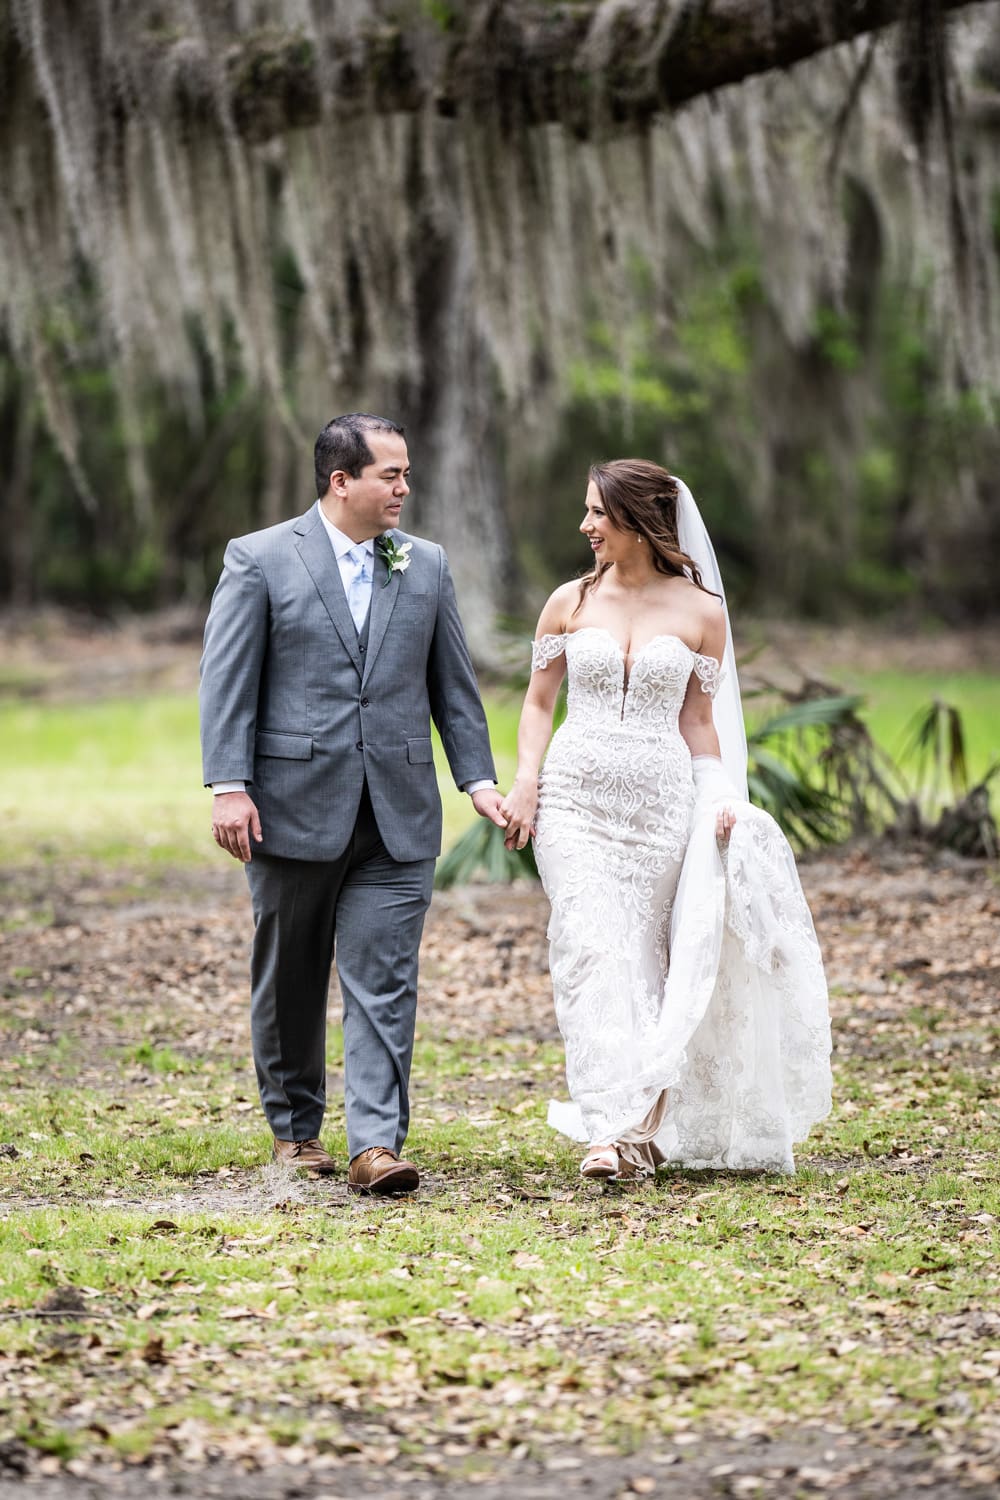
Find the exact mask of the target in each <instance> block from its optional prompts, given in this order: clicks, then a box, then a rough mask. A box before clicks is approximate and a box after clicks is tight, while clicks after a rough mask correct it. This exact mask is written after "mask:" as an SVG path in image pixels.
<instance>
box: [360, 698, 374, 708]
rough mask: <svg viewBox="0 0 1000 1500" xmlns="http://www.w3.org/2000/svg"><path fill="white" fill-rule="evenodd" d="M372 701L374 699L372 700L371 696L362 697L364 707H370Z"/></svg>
mask: <svg viewBox="0 0 1000 1500" xmlns="http://www.w3.org/2000/svg"><path fill="white" fill-rule="evenodd" d="M371 701H372V700H371V699H370V698H362V700H361V707H362V708H367V707H368V705H369V703H370V702H371Z"/></svg>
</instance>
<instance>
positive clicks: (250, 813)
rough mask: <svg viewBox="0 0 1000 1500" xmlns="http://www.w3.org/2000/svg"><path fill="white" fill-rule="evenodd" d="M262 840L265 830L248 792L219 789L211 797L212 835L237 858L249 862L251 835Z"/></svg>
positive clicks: (245, 862)
mask: <svg viewBox="0 0 1000 1500" xmlns="http://www.w3.org/2000/svg"><path fill="white" fill-rule="evenodd" d="M251 833H252V834H253V836H254V838H255V839H256V841H257V843H258V844H259V843H260V841H261V839H262V838H263V837H264V834H263V832H262V830H261V826H260V814H259V813H258V812H257V808H256V806H255V805H254V803H253V801H252V799H251V798H250V797H248V796H247V794H246V792H219V793H218V794H217V795H216V796H214V797H213V798H212V837H213V838H214V839H215V842H216V843H217V844H218V846H219V848H220V849H225V851H226V853H227V854H231V855H232V856H233V858H234V859H238V860H242V862H243V864H245V865H248V864H249V863H250V858H251V855H250V835H251Z"/></svg>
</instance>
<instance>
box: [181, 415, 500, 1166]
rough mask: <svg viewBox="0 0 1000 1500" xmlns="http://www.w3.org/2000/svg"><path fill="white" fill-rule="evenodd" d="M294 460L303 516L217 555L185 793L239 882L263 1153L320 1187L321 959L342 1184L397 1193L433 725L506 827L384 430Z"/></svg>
mask: <svg viewBox="0 0 1000 1500" xmlns="http://www.w3.org/2000/svg"><path fill="white" fill-rule="evenodd" d="M315 461H316V489H317V493H318V495H319V500H318V502H317V504H316V505H314V506H313V507H312V508H311V509H310V510H309V511H307V512H306V514H305V515H304V516H300V517H299V518H298V519H297V520H294V521H286V522H283V523H282V524H281V525H278V526H270V527H268V528H267V529H266V530H264V531H257V532H254V533H253V534H252V535H250V536H244V537H240V538H239V539H237V540H236V541H232V542H230V543H229V546H228V547H227V548H226V555H225V565H224V568H223V572H222V576H221V578H220V580H219V584H218V587H217V588H216V591H215V595H214V597H213V599H212V608H211V612H210V614H209V617H208V624H207V625H206V627H205V650H204V655H203V657H202V663H201V734H202V752H203V762H204V776H205V782H206V784H207V785H210V786H211V787H212V790H213V793H214V797H213V818H212V832H213V834H214V836H215V839H216V841H217V842H218V844H219V845H220V847H221V848H223V849H226V850H227V851H228V852H229V853H230V854H232V855H233V856H234V857H235V858H236V859H239V860H242V861H243V862H244V864H245V867H246V872H247V878H248V881H249V885H250V894H251V899H252V904H253V914H254V923H255V933H254V943H253V956H252V961H251V1031H252V1036H253V1050H254V1061H255V1063H256V1068H257V1080H258V1084H259V1087H260V1096H261V1102H262V1104H263V1106H264V1112H265V1114H266V1116H267V1120H268V1123H269V1125H270V1126H271V1131H272V1133H273V1135H274V1154H275V1156H276V1158H277V1159H278V1160H282V1161H285V1162H288V1163H290V1164H291V1165H293V1166H297V1167H302V1168H307V1169H310V1170H312V1171H318V1172H333V1171H336V1164H335V1163H334V1161H333V1159H332V1158H331V1157H330V1156H329V1155H328V1154H327V1152H326V1151H325V1150H324V1148H323V1146H322V1145H321V1144H320V1140H319V1133H320V1126H321V1123H322V1119H323V1112H324V1109H325V1105H326V1089H325V1078H326V1068H325V1058H326V1004H327V989H328V986H329V982H330V968H331V964H332V962H333V959H334V955H335V956H336V963H337V973H338V975H339V977H340V986H341V991H342V993H343V1000H344V1017H343V1022H344V1084H345V1089H344V1092H345V1105H346V1112H347V1144H348V1155H349V1158H350V1166H349V1170H348V1185H349V1187H351V1188H352V1189H353V1190H354V1191H358V1192H372V1193H396V1192H412V1191H413V1190H414V1189H415V1188H416V1187H417V1186H418V1184H419V1176H418V1173H417V1169H416V1167H415V1166H414V1165H413V1164H412V1163H411V1162H407V1161H401V1160H400V1159H399V1152H400V1150H401V1149H402V1145H403V1142H404V1140H405V1139H406V1132H407V1126H408V1123H409V1102H408V1093H407V1089H408V1080H409V1072H410V1059H411V1055H412V1051H413V1027H414V1020H415V1015H416V1001H417V954H418V949H419V946H420V935H421V932H422V929H423V923H424V914H425V912H426V910H427V906H428V904H429V902H430V897H431V887H432V882H433V875H434V861H435V858H436V856H437V855H438V854H439V853H440V848H441V799H440V796H439V794H438V787H437V776H436V773H435V770H434V760H433V754H432V747H431V720H432V719H433V721H434V723H435V724H436V726H437V728H438V730H439V732H440V734H441V738H442V741H443V743H444V748H445V751H446V753H447V756H448V762H449V765H450V766H451V770H452V772H453V774H454V777H455V780H456V781H457V782H458V784H459V785H460V786H462V787H463V788H464V789H465V790H466V791H468V792H470V793H471V795H472V800H473V802H474V803H475V806H476V810H477V812H478V813H479V814H480V815H481V816H483V817H486V818H490V819H491V820H492V821H493V822H494V823H496V824H497V825H498V826H499V827H501V828H502V827H504V826H505V823H506V819H505V818H504V816H503V814H502V813H501V811H500V800H501V799H500V795H499V793H498V791H497V789H496V786H495V784H494V782H495V772H494V768H493V758H492V755H491V753H490V742H489V736H488V733H487V728H486V717H485V715H484V713H483V707H482V703H481V702H480V698H479V692H478V689H477V686H476V678H475V674H474V672H473V669H472V664H471V662H470V660H469V653H468V650H467V647H466V643H465V636H464V633H463V630H462V625H461V621H460V620H459V617H458V610H457V608H456V604H455V592H454V588H453V586H452V582H451V576H450V573H449V571H448V563H447V560H446V558H445V555H444V552H443V551H442V549H441V548H440V547H439V546H437V545H436V544H435V543H433V542H428V541H422V540H420V539H419V538H417V537H407V536H405V535H404V533H402V532H400V531H398V530H397V529H396V527H397V524H398V522H399V517H400V512H401V510H402V506H403V501H404V500H405V498H406V496H407V494H408V493H409V485H408V479H409V473H410V470H409V459H408V456H407V450H406V440H405V437H404V434H403V430H402V428H400V427H398V426H397V425H396V424H395V423H394V422H390V421H388V420H386V419H385V418H382V417H373V416H369V415H367V414H364V413H351V414H349V415H347V416H343V417H336V418H335V419H334V420H333V421H332V422H330V423H328V425H327V426H326V427H324V429H323V431H322V432H321V433H320V435H319V437H318V438H317V440H316V453H315Z"/></svg>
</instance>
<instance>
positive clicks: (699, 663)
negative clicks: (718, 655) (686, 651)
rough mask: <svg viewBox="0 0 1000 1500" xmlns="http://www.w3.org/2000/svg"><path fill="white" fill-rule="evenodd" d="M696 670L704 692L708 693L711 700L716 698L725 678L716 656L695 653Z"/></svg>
mask: <svg viewBox="0 0 1000 1500" xmlns="http://www.w3.org/2000/svg"><path fill="white" fill-rule="evenodd" d="M694 669H695V671H696V672H697V674H698V677H699V679H700V681H701V690H702V692H703V693H707V694H708V696H709V697H710V698H714V697H715V695H716V693H717V692H718V691H719V684H720V683H721V681H722V679H723V677H724V676H725V673H724V672H723V670H722V666H721V664H720V663H719V662H717V661H716V659H715V657H714V656H702V655H701V653H700V652H699V651H696V652H695V653H694Z"/></svg>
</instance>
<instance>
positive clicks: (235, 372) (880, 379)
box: [0, 231, 1000, 622]
mask: <svg viewBox="0 0 1000 1500" xmlns="http://www.w3.org/2000/svg"><path fill="white" fill-rule="evenodd" d="M862 269H863V268H862ZM631 276H632V297H631V303H630V306H631V309H632V311H631V313H630V315H629V317H628V318H627V319H626V320H625V322H624V323H623V325H622V326H610V325H609V324H608V323H607V322H606V321H602V320H600V319H598V318H597V317H594V318H592V319H591V320H590V322H589V324H588V326H587V332H586V338H585V347H584V349H583V351H582V352H581V353H580V354H579V355H578V357H577V358H576V359H575V360H574V361H573V362H572V364H571V365H570V367H569V369H568V370H566V371H564V372H562V373H563V376H564V381H563V384H564V386H565V389H566V392H567V394H566V397H565V400H564V401H563V403H562V405H561V407H560V408H559V411H558V414H557V416H556V418H555V420H554V421H553V422H545V423H539V424H537V426H538V427H540V428H542V429H544V430H543V432H542V433H541V435H538V434H536V436H535V438H534V440H532V441H529V442H525V443H519V444H515V441H514V438H515V433H516V432H518V431H519V430H520V429H519V428H518V427H517V425H516V420H515V415H514V414H512V413H511V414H508V415H509V421H508V428H507V442H506V447H507V455H506V457H507V471H508V478H507V507H508V512H509V516H508V519H509V522H510V529H511V532H512V534H513V535H514V537H515V538H516V543H517V548H518V552H519V562H520V567H521V581H520V583H519V585H518V587H517V590H516V592H515V594H514V595H513V596H512V598H511V611H512V613H514V614H516V615H518V616H519V617H521V618H523V617H524V616H525V615H527V614H530V613H531V605H530V604H529V603H527V602H526V601H527V599H528V597H529V595H530V592H531V591H532V590H533V591H534V593H535V594H536V595H538V596H541V595H542V594H543V593H544V591H547V589H548V588H550V587H552V586H553V585H554V584H555V583H557V582H560V581H562V580H563V579H565V578H567V577H572V576H574V575H575V574H577V573H578V572H580V571H582V570H583V569H584V568H585V567H586V566H587V562H588V558H587V554H586V552H585V549H584V547H583V545H582V542H581V540H580V538H579V536H578V533H577V526H578V524H579V519H580V515H581V513H582V505H583V495H584V490H585V487H586V472H587V468H588V466H589V464H590V463H591V462H593V461H595V460H599V459H607V458H610V457H615V456H623V455H626V454H641V455H643V456H646V457H651V458H655V459H658V460H660V461H662V462H664V463H666V465H667V466H668V467H669V468H671V469H674V470H676V471H677V472H678V473H680V474H682V475H683V476H684V478H685V479H686V480H687V481H688V483H689V484H690V485H691V488H692V489H693V491H694V493H695V495H696V496H697V498H698V500H699V503H700V504H701V506H702V509H703V511H704V514H705V518H706V521H707V523H708V525H709V528H710V529H711V531H712V534H713V538H714V539H715V542H716V546H717V550H718V552H719V555H720V560H721V563H722V566H723V570H724V573H725V575H726V578H727V583H728V586H729V589H730V592H731V594H732V596H733V598H734V601H735V602H736V603H737V604H738V605H741V606H746V605H749V606H751V607H752V608H754V609H755V610H757V611H759V612H770V613H782V614H785V615H789V616H813V617H818V618H823V619H831V618H841V619H842V618H847V617H851V616H854V615H857V614H866V613H871V612H878V613H888V612H896V613H897V614H900V613H901V614H902V615H903V616H904V618H909V619H910V620H911V621H912V622H916V621H918V620H920V619H921V617H922V616H924V615H927V614H930V615H933V616H935V617H937V618H940V619H942V620H945V621H947V622H958V621H962V620H965V619H970V618H976V617H978V616H980V615H981V614H983V613H984V612H993V611H995V608H996V604H995V600H996V590H995V578H994V570H993V567H992V564H991V559H992V558H994V557H995V556H996V555H997V554H998V551H1000V464H998V459H1000V438H998V431H997V425H996V420H995V419H996V405H997V403H996V401H995V400H994V399H993V398H992V397H991V396H989V395H988V394H984V393H983V392H982V391H975V392H973V391H970V390H964V389H955V388H952V386H951V385H950V384H949V381H948V379H947V370H946V368H945V366H944V360H943V356H942V355H941V354H940V352H939V351H938V350H936V349H935V347H934V345H933V343H932V342H931V338H930V335H929V334H928V333H927V331H926V330H927V329H928V328H929V327H930V319H929V317H928V316H927V305H926V304H927V296H928V293H927V292H926V291H918V292H916V293H915V292H912V291H909V292H903V291H902V290H900V289H898V288H897V287H895V286H894V285H893V284H892V283H891V282H890V281H888V280H887V279H886V278H885V277H884V276H880V275H879V274H878V267H875V268H874V269H873V270H872V272H871V274H870V275H868V276H865V275H863V274H862V271H861V270H858V269H857V268H855V271H854V273H853V274H852V276H851V277H849V278H848V280H847V284H846V286H845V288H844V290H843V292H842V294H841V295H840V297H839V299H834V298H833V297H831V298H829V299H828V300H827V301H826V302H825V303H822V304H821V305H820V306H819V309H818V311H817V312H816V313H815V314H814V316H813V320H812V324H811V326H810V327H808V328H807V330H806V334H805V336H804V337H803V336H801V335H800V336H799V337H798V338H797V339H794V340H793V338H792V337H791V336H790V335H789V333H788V332H787V330H786V329H785V327H784V322H783V319H782V317H781V316H780V311H781V310H780V309H777V308H776V307H775V306H774V305H773V293H769V292H768V290H767V287H766V284H765V277H764V275H763V267H762V261H761V256H760V252H759V251H758V249H757V248H756V247H755V246H754V245H753V244H752V243H751V242H750V241H749V240H747V239H746V238H745V237H741V236H740V234H739V233H737V232H736V231H731V232H724V233H720V235H719V237H718V239H717V241H716V242H715V243H714V244H713V245H712V247H711V249H710V250H705V251H704V252H703V253H701V254H700V255H699V256H698V257H696V258H693V260H692V264H691V266H690V268H689V269H688V270H687V272H686V274H685V278H684V281H683V284H681V285H678V286H677V287H676V288H675V289H672V291H671V298H672V306H671V311H670V318H669V322H666V321H664V319H663V318H661V317H659V316H657V315H654V313H653V312H652V311H651V309H652V308H653V307H654V306H655V305H656V303H657V298H656V297H654V295H653V293H652V290H651V276H650V270H649V268H648V267H645V266H642V265H635V266H633V267H632V271H631ZM274 287H275V298H276V302H277V304H278V307H279V314H280V316H279V322H280V324H281V327H282V344H283V351H284V357H285V359H286V361H287V370H288V371H289V372H290V371H291V370H292V369H293V366H294V357H295V354H294V346H295V326H296V316H297V308H298V304H299V301H300V296H301V280H300V278H299V276H298V273H297V270H296V267H295V264H294V262H293V261H292V260H291V258H290V257H289V256H287V255H286V256H284V257H283V258H282V259H281V261H280V263H278V264H276V265H275V267H274ZM98 324H99V320H98V318H97V317H96V312H95V309H94V307H93V304H92V301H91V300H89V295H88V293H87V291H86V288H84V289H83V290H82V292H81V298H80V302H79V309H78V322H77V326H75V327H68V326H67V324H66V318H65V315H64V314H63V315H60V319H59V320H54V321H53V325H52V327H51V329H50V339H51V344H52V353H53V361H54V362H55V363H56V364H58V366H59V368H60V370H61V371H62V373H61V375H60V385H59V401H60V402H62V409H60V408H59V407H58V404H56V405H55V406H54V403H53V399H52V397H51V395H50V396H49V397H48V398H47V399H46V400H43V394H44V393H42V392H40V391H39V390H38V389H37V388H36V387H35V386H34V385H29V384H28V383H27V381H26V378H25V376H24V375H23V373H22V371H21V370H20V368H19V367H18V365H17V364H16V362H15V361H14V359H13V357H12V354H11V351H10V349H9V348H5V347H3V346H2V345H0V445H2V446H3V447H4V451H5V452H7V453H10V454H12V455H13V456H14V457H13V460H12V462H11V463H9V464H8V465H7V466H6V469H5V473H4V476H3V479H2V480H0V514H2V516H3V519H4V523H5V524H4V525H3V526H2V527H0V601H6V602H8V603H13V604H14V605H29V604H32V603H35V602H39V601H45V600H52V601H56V602H60V603H66V604H71V605H82V606H86V607H88V608H90V609H94V610H98V611H102V610H109V609H110V610H113V609H115V608H120V607H128V608H133V609H144V608H151V607H157V606H163V605H167V604H171V603H175V602H178V601H188V602H193V603H199V604H200V603H202V602H204V601H205V600H206V599H207V597H208V595H209V593H210V592H211V588H212V586H213V584H214V581H215V578H216V577H217V575H218V570H219V565H220V561H221V554H222V549H223V547H224V544H225V542H226V540H227V539H228V538H229V537H230V536H233V535H238V534H240V533H242V532H246V531H248V530H252V529H254V528H256V527H258V526H261V525H266V524H269V523H270V522H272V521H274V520H278V519H282V518H283V517H285V516H289V515H293V514H296V513H298V512H300V511H301V510H303V509H305V507H306V506H307V505H308V504H309V503H310V502H311V500H312V498H313V490H312V485H311V472H310V471H311V453H310V451H309V441H308V439H307V438H305V437H303V438H302V440H301V442H300V441H299V440H298V439H297V438H296V436H295V433H294V413H291V414H290V415H287V414H286V415H287V420H286V415H282V414H279V413H276V411H275V406H274V402H273V401H269V400H268V398H266V397H264V396H263V395H262V394H261V393H260V392H259V391H258V390H257V389H256V388H255V387H254V386H253V385H252V384H251V383H250V382H249V381H248V379H247V378H246V377H245V376H244V375H243V374H241V373H240V358H239V352H238V351H237V350H236V349H235V348H232V349H230V350H229V351H227V352H225V353H224V364H225V368H223V369H222V370H221V371H220V370H219V369H217V368H215V369H213V367H212V366H211V363H210V361H209V359H208V356H207V354H206V353H204V351H202V352H201V353H199V354H198V355H197V356H196V368H197V371H198V373H197V386H198V388H197V390H189V391H186V392H185V391H178V390H176V389H172V388H167V387H166V386H164V385H163V384H162V383H158V382H157V380H156V379H155V378H153V377H152V375H150V374H149V373H148V372H146V373H145V374H142V373H141V372H137V374H136V377H135V380H134V382H133V383H132V384H131V386H130V389H129V391H128V393H127V394H128V400H127V401H125V402H123V400H122V391H121V389H120V388H119V383H118V382H119V380H120V379H121V378H122V377H120V376H118V375H116V374H115V373H114V369H115V367H114V365H113V364H112V362H111V361H109V360H108V359H107V357H106V351H105V349H104V347H103V345H102V341H101V337H100V335H99V333H98V331H97V330H98ZM190 333H191V337H192V342H193V346H194V347H195V349H196V350H197V348H198V334H197V330H196V329H192V330H190ZM199 362H200V363H199ZM54 432H58V433H59V435H60V442H59V443H58V444H57V442H56V441H55V440H54V438H53V433H54ZM137 443H138V445H139V447H141V449H142V452H143V453H144V455H145V473H146V484H145V487H144V484H143V481H142V477H141V475H138V476H137V466H136V444H137ZM74 449H75V450H76V454H77V458H78V460H79V467H80V470H81V471H82V473H83V474H84V475H85V476H86V481H87V484H88V485H89V489H90V492H91V494H92V496H93V502H92V504H91V506H90V508H88V504H87V501H86V496H85V495H84V494H82V493H81V487H80V485H77V484H75V483H74V479H73V477H72V473H71V466H70V465H68V464H67V461H66V453H67V452H68V451H69V452H72V451H73V450H74ZM276 452H277V453H278V454H279V455H280V461H278V462H277V463H276V459H275V453H276ZM276 474H277V477H276ZM525 582H527V584H528V585H529V591H528V594H526V592H525V588H524V583H525Z"/></svg>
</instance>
